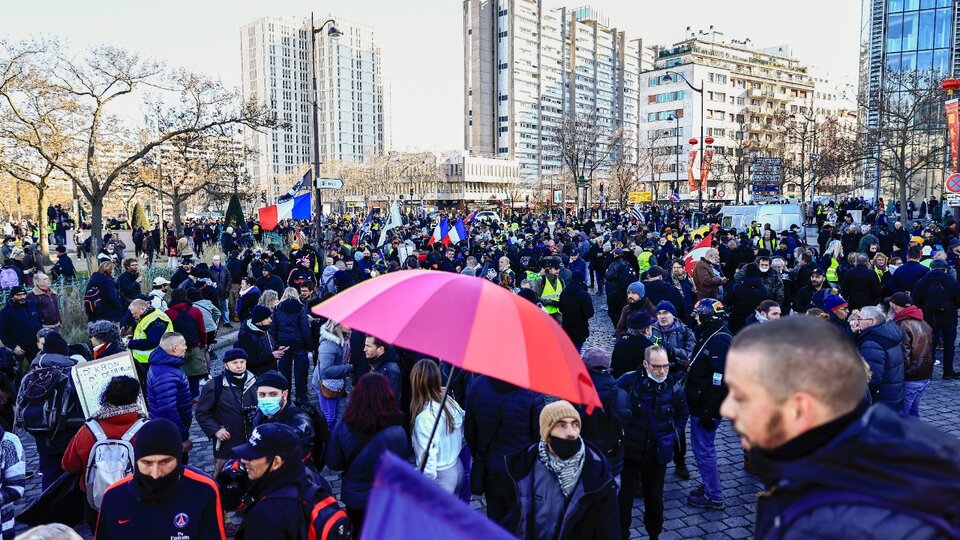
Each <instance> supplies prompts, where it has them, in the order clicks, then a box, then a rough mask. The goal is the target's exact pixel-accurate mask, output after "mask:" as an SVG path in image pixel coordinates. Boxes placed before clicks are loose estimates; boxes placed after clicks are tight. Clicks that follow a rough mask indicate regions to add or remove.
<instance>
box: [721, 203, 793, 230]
mask: <svg viewBox="0 0 960 540" xmlns="http://www.w3.org/2000/svg"><path fill="white" fill-rule="evenodd" d="M753 221H756V222H757V223H758V224H759V225H760V226H761V227H762V226H763V225H764V224H765V223H769V224H770V228H771V229H773V230H774V231H775V232H780V231H785V230H787V229H789V228H790V226H791V225H796V226H798V227H803V211H802V209H801V208H800V205H799V204H759V205H740V206H724V207H723V210H722V211H721V218H720V226H721V227H723V228H724V229H731V228H732V229H736V230H737V231H745V230H747V227H749V226H750V223H751V222H753Z"/></svg>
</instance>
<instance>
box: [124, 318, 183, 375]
mask: <svg viewBox="0 0 960 540" xmlns="http://www.w3.org/2000/svg"><path fill="white" fill-rule="evenodd" d="M157 319H160V320H163V321H166V322H167V329H166V330H165V332H164V333H166V332H173V322H172V321H171V320H170V317H167V314H166V313H164V312H162V311H160V310H159V309H154V310H153V311H151V312H150V313H147V314H146V315H144V316H143V317H142V318H141V319H140V321H139V322H138V323H137V326H136V327H135V328H134V329H133V339H146V338H147V328H150V325H151V324H153V321H155V320H157ZM153 351H154V349H150V350H148V351H141V350H137V349H130V354H132V355H133V359H134V360H136V361H137V362H140V363H141V364H146V363H147V361H148V360H150V353H152V352H153Z"/></svg>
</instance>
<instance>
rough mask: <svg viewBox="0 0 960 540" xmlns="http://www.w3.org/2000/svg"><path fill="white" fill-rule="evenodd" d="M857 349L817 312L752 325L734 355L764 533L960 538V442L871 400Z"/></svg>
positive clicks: (731, 399)
mask: <svg viewBox="0 0 960 540" xmlns="http://www.w3.org/2000/svg"><path fill="white" fill-rule="evenodd" d="M867 381H868V375H867V372H866V370H865V368H864V361H863V360H862V359H861V357H860V355H859V354H858V352H857V349H856V347H855V345H854V344H853V343H852V342H851V340H850V339H849V338H848V337H846V336H845V335H844V334H843V332H842V331H840V330H839V329H838V328H837V327H836V326H834V325H831V324H830V323H828V322H826V321H824V320H822V319H819V318H817V317H801V316H796V317H787V318H784V319H780V320H776V321H771V322H769V323H767V324H764V325H753V326H750V327H747V328H746V329H744V330H743V331H742V332H741V333H740V334H738V335H737V337H736V338H735V339H734V341H733V343H732V345H731V347H730V350H729V352H728V354H727V362H726V371H725V374H724V382H725V383H726V385H727V386H728V388H729V394H728V395H727V397H726V399H725V400H724V402H723V405H722V406H721V409H720V412H721V414H722V415H723V416H724V417H726V418H728V419H730V421H731V422H732V423H733V428H734V429H735V430H736V431H737V433H738V434H739V435H740V438H741V442H742V444H743V447H744V449H746V450H747V451H748V452H749V453H750V460H751V464H752V466H753V469H754V470H755V471H756V472H757V474H758V476H759V477H760V478H761V480H763V482H764V484H765V485H766V487H767V491H766V492H765V493H763V494H762V495H761V496H760V497H759V499H758V502H757V520H756V524H757V525H756V527H757V528H756V532H755V538H783V539H800V538H851V539H852V538H870V539H872V538H877V539H879V538H907V537H910V538H955V537H957V536H956V535H957V534H958V532H960V531H958V529H956V528H955V527H956V523H957V521H956V518H957V516H958V515H960V442H958V441H957V440H956V439H954V438H953V437H950V436H948V435H946V434H944V433H942V432H940V431H938V430H937V429H936V428H933V427H932V426H930V425H928V424H926V423H923V422H920V421H916V420H912V419H906V418H904V417H902V416H900V415H899V414H898V412H896V411H894V410H893V409H891V408H890V407H888V406H886V405H875V406H872V407H870V406H868V405H867V402H866V400H865V399H864V398H865V396H866V395H867Z"/></svg>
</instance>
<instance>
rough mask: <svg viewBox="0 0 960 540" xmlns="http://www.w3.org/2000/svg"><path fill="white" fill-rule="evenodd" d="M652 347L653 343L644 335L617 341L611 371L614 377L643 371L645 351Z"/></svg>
mask: <svg viewBox="0 0 960 540" xmlns="http://www.w3.org/2000/svg"><path fill="white" fill-rule="evenodd" d="M654 324H656V323H654ZM651 345H653V342H652V341H650V339H649V338H647V336H644V335H643V334H637V335H635V336H628V337H627V338H626V339H621V340H619V341H617V344H616V345H614V347H613V355H612V356H611V362H610V370H611V372H612V373H613V376H614V377H620V376H621V375H623V374H624V373H627V372H629V371H635V370H638V369H641V367H640V364H641V363H642V362H643V351H645V350H647V347H649V346H651Z"/></svg>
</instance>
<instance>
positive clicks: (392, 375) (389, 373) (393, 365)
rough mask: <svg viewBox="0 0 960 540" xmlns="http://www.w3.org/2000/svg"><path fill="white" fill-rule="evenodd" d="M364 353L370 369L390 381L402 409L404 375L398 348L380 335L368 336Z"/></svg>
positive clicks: (364, 345) (364, 344)
mask: <svg viewBox="0 0 960 540" xmlns="http://www.w3.org/2000/svg"><path fill="white" fill-rule="evenodd" d="M363 354H364V356H365V357H366V359H367V362H368V363H369V365H370V371H372V372H375V373H379V374H381V375H383V376H385V377H386V378H387V380H388V381H390V387H391V388H392V389H393V394H394V397H395V398H396V399H397V404H399V405H400V406H401V409H402V408H403V402H402V401H401V399H400V397H401V396H400V394H401V392H402V390H403V377H402V376H401V374H400V364H399V363H398V362H397V358H398V355H397V351H396V349H394V348H393V347H391V346H390V345H388V344H387V343H385V342H384V341H383V340H381V339H380V338H378V337H375V336H367V337H366V339H365V341H364V343H363Z"/></svg>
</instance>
